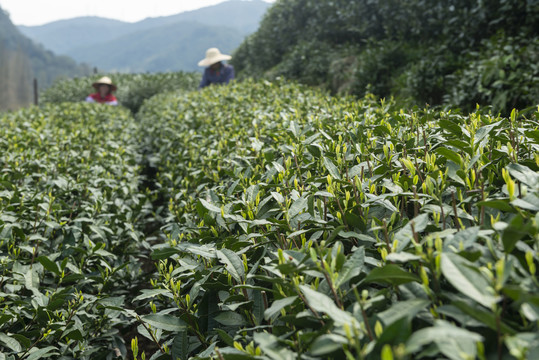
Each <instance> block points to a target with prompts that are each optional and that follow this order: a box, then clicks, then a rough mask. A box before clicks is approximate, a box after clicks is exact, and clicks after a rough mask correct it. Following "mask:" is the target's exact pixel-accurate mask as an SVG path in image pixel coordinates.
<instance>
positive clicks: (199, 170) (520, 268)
mask: <svg viewBox="0 0 539 360" xmlns="http://www.w3.org/2000/svg"><path fill="white" fill-rule="evenodd" d="M185 76H189V75H185ZM174 79H176V80H177V79H179V78H174ZM176 80H173V81H176ZM184 80H185V81H183V80H182V81H183V82H181V84H182V85H181V86H179V87H181V88H183V89H185V90H189V89H192V88H193V84H195V80H193V79H187V78H185V79H184ZM88 81H89V80H88ZM185 90H184V91H181V92H174V93H163V94H160V95H156V96H154V97H152V98H151V99H149V100H146V101H145V102H143V103H142V101H140V102H138V103H134V105H133V106H130V107H129V109H130V110H131V111H129V110H126V109H124V108H111V107H105V106H95V105H92V104H80V103H76V102H72V103H59V100H61V98H62V97H61V96H58V97H56V98H55V97H54V91H59V90H58V89H56V90H55V89H52V90H51V91H50V93H49V100H48V102H49V104H47V105H45V106H42V107H40V108H30V109H25V110H21V111H19V112H15V113H8V114H4V115H2V116H1V118H0V126H1V128H0V134H1V137H0V150H1V151H0V271H1V274H0V305H1V306H0V359H13V360H14V359H40V358H51V359H72V358H78V359H117V358H122V359H182V360H183V359H188V358H194V359H220V360H222V359H227V360H228V359H231V360H235V359H350V360H351V359H384V360H390V359H442V358H444V359H445V358H447V359H466V360H468V359H537V358H539V331H538V330H539V329H538V323H539V281H538V279H537V266H538V264H539V232H538V231H539V215H538V210H539V122H538V117H539V109H537V108H531V109H528V110H526V111H523V112H519V111H516V110H515V111H513V113H512V114H511V116H510V117H508V118H502V117H498V116H496V115H495V114H494V115H493V114H490V113H489V112H488V111H487V110H486V109H478V110H477V111H475V112H474V113H471V114H461V113H459V112H458V111H457V110H450V109H439V108H438V109H431V108H425V109H403V108H401V107H400V106H399V105H398V104H397V103H395V102H394V101H393V100H384V101H379V100H377V99H375V98H374V97H369V96H367V97H366V98H363V99H359V100H358V99H354V98H346V97H343V98H334V97H331V96H329V95H326V94H325V93H322V92H320V91H318V90H314V89H311V88H307V87H302V86H299V85H296V84H292V83H287V82H284V81H283V82H275V83H270V82H266V81H260V82H252V81H246V82H243V83H236V84H234V85H231V86H229V87H217V88H215V87H213V88H209V89H206V90H204V91H191V92H189V91H185ZM74 98H75V97H74Z"/></svg>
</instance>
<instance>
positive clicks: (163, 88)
mask: <svg viewBox="0 0 539 360" xmlns="http://www.w3.org/2000/svg"><path fill="white" fill-rule="evenodd" d="M100 77H101V75H95V76H89V77H83V78H75V79H67V80H61V81H58V82H56V83H55V84H54V85H53V86H52V87H50V88H48V89H46V90H45V91H43V92H42V93H41V95H40V99H41V100H40V101H41V102H42V103H44V104H48V103H54V104H59V103H63V102H81V101H84V99H86V97H87V96H88V94H90V92H93V91H94V90H93V88H92V83H93V82H94V81H96V80H98V79H99V78H100ZM111 77H112V79H113V81H114V82H115V84H117V86H118V92H117V93H116V95H117V97H118V102H119V103H120V104H121V105H123V106H125V107H126V108H128V109H129V110H131V111H132V112H133V113H136V112H137V111H138V110H139V108H140V107H141V106H142V104H143V102H144V100H146V99H148V98H150V97H152V96H154V95H156V94H159V93H162V92H168V91H177V90H187V91H188V90H195V89H196V88H197V87H198V83H199V82H200V74H198V73H185V72H176V73H162V74H161V73H159V74H113V75H111Z"/></svg>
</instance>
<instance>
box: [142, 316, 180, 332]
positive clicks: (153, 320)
mask: <svg viewBox="0 0 539 360" xmlns="http://www.w3.org/2000/svg"><path fill="white" fill-rule="evenodd" d="M142 321H144V322H145V323H147V324H150V325H151V326H152V327H154V328H156V329H161V330H167V331H176V332H178V331H183V330H184V329H185V328H186V326H187V325H186V324H185V322H184V321H183V320H181V319H180V318H177V317H175V316H173V315H159V314H150V315H146V316H144V317H142Z"/></svg>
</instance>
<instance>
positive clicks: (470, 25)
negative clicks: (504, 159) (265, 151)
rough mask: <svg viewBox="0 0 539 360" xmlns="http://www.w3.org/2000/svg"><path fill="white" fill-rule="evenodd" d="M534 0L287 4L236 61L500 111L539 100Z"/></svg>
mask: <svg viewBox="0 0 539 360" xmlns="http://www.w3.org/2000/svg"><path fill="white" fill-rule="evenodd" d="M537 24H539V2H537V1H534V0H525V1H522V0H507V1H501V0H485V1H479V0H477V1H469V0H450V1H446V0H435V1H424V0H411V1H400V0H388V1H349V0H283V1H279V2H277V3H276V4H275V6H273V7H272V8H271V9H270V10H269V11H268V14H267V15H266V17H265V18H264V20H263V22H262V23H261V26H260V29H259V30H258V31H257V32H256V33H255V34H253V35H252V36H251V37H249V38H248V39H247V40H246V41H245V42H244V43H243V44H242V45H241V47H240V48H239V50H238V51H237V53H236V54H235V57H234V61H233V64H234V65H235V66H236V69H237V70H238V71H239V72H242V73H243V75H244V76H255V77H257V76H261V75H263V76H268V77H270V78H271V77H277V76H284V77H288V78H293V79H298V80H300V81H302V82H304V83H307V84H312V85H325V86H327V87H329V88H331V89H332V90H333V91H334V92H345V93H353V94H357V95H363V94H365V93H366V92H373V93H374V94H376V95H378V96H380V97H386V96H390V95H397V96H400V97H403V98H406V99H411V100H413V101H414V102H415V103H417V104H423V105H424V104H425V103H429V104H453V105H458V106H461V107H463V108H465V109H473V108H474V107H475V105H476V103H479V104H483V105H492V106H493V108H494V109H495V110H496V111H505V112H508V111H510V109H511V108H512V107H526V106H530V105H534V104H536V103H537V101H539V100H538V99H539V90H538V89H539V67H537V65H536V64H537V63H538V62H539V27H538V26H537Z"/></svg>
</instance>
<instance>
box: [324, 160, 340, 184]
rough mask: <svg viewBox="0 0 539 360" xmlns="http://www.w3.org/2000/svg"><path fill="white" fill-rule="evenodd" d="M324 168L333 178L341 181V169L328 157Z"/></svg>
mask: <svg viewBox="0 0 539 360" xmlns="http://www.w3.org/2000/svg"><path fill="white" fill-rule="evenodd" d="M324 166H325V167H326V169H327V171H328V172H329V174H330V175H331V177H332V178H334V179H337V180H340V179H341V174H340V173H339V169H338V168H337V167H336V166H335V164H334V163H333V162H332V161H331V160H330V159H329V158H327V157H324Z"/></svg>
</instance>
